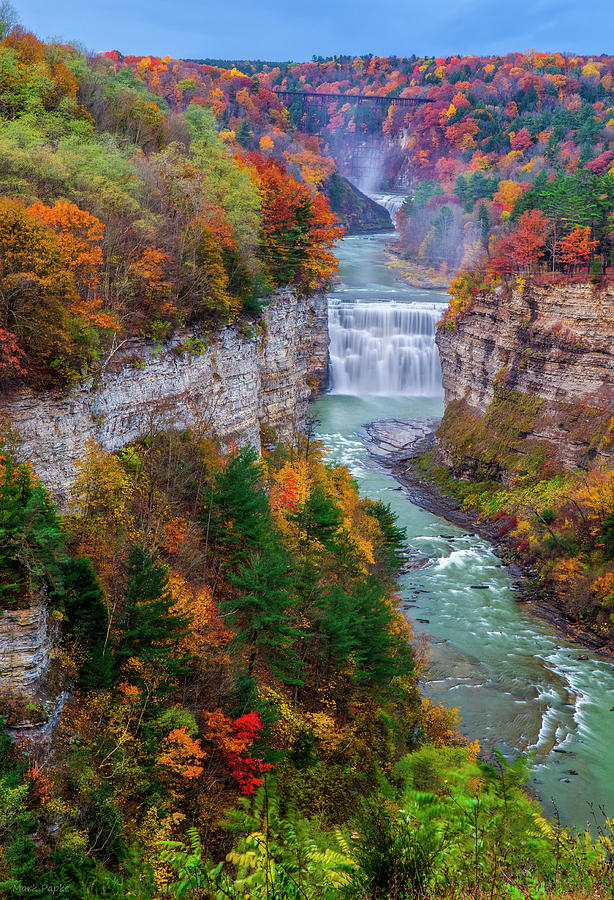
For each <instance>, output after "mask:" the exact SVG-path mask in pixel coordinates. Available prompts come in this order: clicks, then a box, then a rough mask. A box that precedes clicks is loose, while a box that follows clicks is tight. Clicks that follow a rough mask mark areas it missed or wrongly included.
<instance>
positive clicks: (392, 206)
mask: <svg viewBox="0 0 614 900" xmlns="http://www.w3.org/2000/svg"><path fill="white" fill-rule="evenodd" d="M370 196H371V197H372V198H373V200H375V201H376V202H377V203H379V205H380V206H383V207H384V209H386V210H388V215H389V216H390V219H391V221H392V224H393V225H394V226H395V228H396V224H397V211H398V210H399V209H400V208H401V207H402V206H403V204H404V203H405V197H406V196H407V195H406V194H381V193H373V194H370Z"/></svg>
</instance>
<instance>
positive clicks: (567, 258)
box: [556, 225, 598, 269]
mask: <svg viewBox="0 0 614 900" xmlns="http://www.w3.org/2000/svg"><path fill="white" fill-rule="evenodd" d="M590 238H591V230H590V228H589V227H588V225H587V226H586V227H585V228H582V226H581V225H578V226H576V228H574V230H573V231H572V232H570V234H568V235H567V237H564V238H563V239H562V240H560V241H557V247H556V249H557V255H558V256H559V258H560V260H561V262H562V263H563V265H564V266H566V268H568V269H569V268H575V267H576V266H582V265H588V263H589V262H590V261H591V259H592V258H593V255H594V253H595V248H596V247H597V244H598V241H591V239H590Z"/></svg>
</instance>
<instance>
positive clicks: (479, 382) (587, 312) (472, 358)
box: [437, 283, 614, 468]
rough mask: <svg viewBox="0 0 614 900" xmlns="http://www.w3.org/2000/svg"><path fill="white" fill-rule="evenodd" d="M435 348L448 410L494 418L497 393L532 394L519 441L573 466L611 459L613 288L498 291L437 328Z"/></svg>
mask: <svg viewBox="0 0 614 900" xmlns="http://www.w3.org/2000/svg"><path fill="white" fill-rule="evenodd" d="M437 344H438V346H439V352H440V356H441V368H442V373H443V386H444V391H445V402H446V407H448V409H458V408H460V407H461V406H462V407H463V408H464V410H465V413H467V414H468V415H469V416H474V417H475V416H477V417H478V418H479V415H478V414H482V415H484V414H489V411H490V413H492V409H493V401H496V399H497V391H499V392H501V391H505V392H507V396H508V399H509V398H510V397H520V395H525V396H526V397H528V398H536V399H537V401H538V403H537V405H535V407H534V412H535V414H534V415H533V416H532V417H531V419H530V421H527V419H526V416H525V421H524V428H525V429H526V433H525V434H524V435H521V437H526V438H527V439H528V440H529V441H533V442H535V443H538V442H539V443H541V444H543V445H545V447H546V448H547V450H548V452H549V453H550V454H551V455H552V457H553V458H554V459H556V460H557V461H558V462H559V463H560V464H562V465H563V466H564V467H567V468H572V467H576V466H580V467H585V468H588V467H590V466H593V465H597V464H599V462H600V460H602V459H605V458H608V459H609V458H610V455H611V452H612V451H611V449H610V441H609V439H608V432H609V431H610V430H611V429H610V420H611V417H612V416H614V290H613V289H612V287H611V286H610V287H609V288H608V289H599V290H595V289H594V288H593V286H592V285H589V284H566V285H554V286H548V287H538V286H536V285H534V284H529V283H528V284H527V285H526V286H525V287H524V288H522V287H519V286H514V287H513V288H512V289H511V288H509V287H508V288H507V289H505V288H503V287H499V288H497V289H496V290H495V292H494V293H492V294H487V295H484V296H482V297H480V298H478V299H477V300H476V302H475V303H474V305H473V306H472V308H471V309H470V310H468V311H467V312H465V313H463V314H462V315H461V316H460V318H459V320H458V321H457V322H456V323H455V325H454V328H453V329H451V330H448V329H447V328H445V327H441V328H440V329H439V331H438V334H437ZM450 404H452V406H450ZM444 424H445V420H444ZM448 424H450V423H448ZM444 443H445V442H444ZM444 449H445V448H444Z"/></svg>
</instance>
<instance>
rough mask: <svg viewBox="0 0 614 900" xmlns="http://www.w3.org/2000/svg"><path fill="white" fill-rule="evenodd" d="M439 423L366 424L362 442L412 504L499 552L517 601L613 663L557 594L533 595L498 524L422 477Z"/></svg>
mask: <svg viewBox="0 0 614 900" xmlns="http://www.w3.org/2000/svg"><path fill="white" fill-rule="evenodd" d="M438 422H439V420H438V419H434V418H430V419H426V418H424V419H382V420H377V421H375V422H370V423H369V424H368V425H365V426H364V427H363V431H362V437H363V440H364V443H365V445H366V447H367V450H368V452H369V455H370V457H371V458H372V459H373V460H374V461H375V462H377V463H378V465H381V466H382V467H384V468H387V469H389V470H390V471H391V472H392V473H393V474H394V477H395V478H396V479H397V480H398V481H399V482H400V484H401V485H402V486H403V488H404V490H405V492H406V494H407V496H408V497H409V499H410V500H411V502H412V503H414V504H415V505H416V506H419V507H421V508H422V509H425V510H426V511H427V512H430V513H433V514H434V515H437V516H441V517H442V518H444V519H446V520H447V521H448V522H450V523H452V524H453V525H456V526H458V527H459V528H464V529H466V530H468V531H474V532H476V533H477V534H479V535H480V536H481V537H483V538H485V539H486V540H488V541H490V543H491V544H493V545H494V546H495V547H496V548H497V550H498V551H499V552H500V555H501V558H502V560H503V562H504V563H505V565H506V566H507V568H508V569H509V571H510V572H511V573H512V575H513V576H514V578H515V580H516V582H517V584H518V587H519V588H520V590H519V593H518V597H517V599H518V602H521V603H523V604H524V605H526V606H527V607H529V608H530V610H531V612H533V613H534V614H535V615H537V616H539V618H541V619H544V620H545V621H547V622H548V623H549V624H550V625H552V626H554V627H555V628H556V629H557V631H559V632H560V633H561V634H562V635H563V636H564V637H565V638H566V639H567V640H569V641H573V642H574V643H577V644H581V645H582V646H583V647H586V648H587V649H589V650H591V652H593V653H596V654H599V655H602V656H604V657H607V658H609V659H613V658H614V653H612V651H611V650H609V649H608V648H606V647H605V642H603V641H601V640H600V639H599V638H598V637H597V636H596V635H594V634H592V633H591V632H588V631H584V630H582V629H579V628H577V627H576V626H575V625H573V624H572V623H571V622H570V621H569V619H568V618H567V616H566V614H565V610H564V609H563V608H562V607H561V606H560V605H558V604H557V597H556V596H555V595H549V596H548V598H543V597H535V596H532V591H533V588H532V584H533V583H534V581H535V579H536V577H537V573H536V571H535V569H534V568H533V566H532V565H531V564H530V563H529V562H527V561H523V559H522V558H521V557H518V556H517V555H515V554H516V551H515V548H514V546H513V544H512V542H511V540H510V539H509V537H507V536H501V535H500V534H499V529H498V527H497V526H496V525H495V524H494V523H489V522H483V521H479V520H478V519H477V517H476V515H475V513H473V512H472V511H471V510H466V509H463V508H462V507H461V506H459V504H458V503H457V502H456V500H454V498H453V497H450V496H449V495H447V494H445V493H444V492H443V491H442V490H441V489H440V488H439V487H438V485H436V484H435V483H434V482H433V481H431V480H428V479H425V478H424V476H423V475H422V474H421V473H419V472H418V470H417V463H418V459H419V458H420V457H421V456H422V454H423V453H425V452H426V451H427V450H430V449H432V448H433V447H434V446H435V429H436V427H437V424H438Z"/></svg>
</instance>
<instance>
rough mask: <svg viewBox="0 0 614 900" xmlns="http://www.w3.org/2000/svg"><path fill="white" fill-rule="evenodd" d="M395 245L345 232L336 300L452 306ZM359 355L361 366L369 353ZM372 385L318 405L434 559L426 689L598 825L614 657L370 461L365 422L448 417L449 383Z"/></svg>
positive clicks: (341, 446)
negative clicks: (540, 605)
mask: <svg viewBox="0 0 614 900" xmlns="http://www.w3.org/2000/svg"><path fill="white" fill-rule="evenodd" d="M385 240H386V236H383V235H382V236H378V235H375V236H359V237H349V238H346V240H345V241H344V242H343V245H342V246H341V248H340V251H339V258H340V265H341V271H340V275H341V279H342V285H340V287H339V289H338V290H336V291H335V292H334V294H332V295H331V300H330V304H331V309H334V307H335V306H336V305H339V304H340V303H341V304H345V305H347V304H349V308H350V309H352V307H353V306H354V307H356V308H360V307H361V306H362V305H364V304H365V303H367V304H372V303H381V304H393V305H394V306H395V307H400V308H401V309H405V306H406V305H407V304H411V305H415V306H416V308H420V307H421V306H429V305H430V306H432V304H433V303H437V302H440V303H443V302H445V296H444V295H442V294H434V293H433V292H425V291H419V290H413V289H411V288H408V287H407V286H405V285H402V284H400V283H399V282H397V281H396V280H395V278H394V277H393V275H392V274H391V272H390V271H389V270H388V269H387V268H386V266H385V263H384V260H383V257H382V247H383V246H384V243H385ZM382 310H383V307H382ZM367 330H368V329H367ZM371 331H372V333H371V334H369V335H366V338H367V339H368V340H367V344H366V345H365V348H366V349H365V350H364V351H361V350H360V347H361V346H362V338H361V335H359V334H358V330H357V331H355V332H354V333H353V335H352V336H353V338H354V344H355V345H356V347H358V354H357V355H358V357H360V352H364V353H373V347H372V342H373V340H375V342H377V340H378V339H379V335H378V333H377V329H375V330H374V329H373V328H372V329H371ZM362 337H364V335H363V336H362ZM358 338H361V340H358ZM431 339H432V338H429V340H431ZM369 341H370V342H371V343H369ZM353 346H354V345H353ZM354 364H355V365H357V366H359V367H360V365H361V360H360V358H358V359H355V360H354ZM334 374H335V373H334V372H333V377H334ZM364 382H365V379H364V378H363V379H362V381H361V384H362V385H363V387H361V390H360V391H354V392H353V393H352V394H349V393H328V394H326V395H324V396H323V397H321V398H320V399H318V400H317V401H316V402H315V403H314V404H313V414H314V415H315V416H316V418H317V420H318V423H319V424H318V426H317V431H318V433H319V437H320V439H321V440H322V441H323V442H324V444H325V445H326V446H327V448H328V449H329V451H330V457H331V458H332V459H334V460H335V461H338V462H339V463H343V464H344V465H347V466H348V467H349V469H350V470H351V472H352V474H353V476H354V477H355V478H356V480H357V482H358V484H359V487H360V490H361V492H362V494H363V495H365V496H369V497H372V498H373V499H377V500H383V501H385V502H386V503H390V505H391V506H392V508H393V509H394V511H395V512H396V514H397V516H398V519H399V523H400V524H401V525H403V526H404V527H405V528H406V529H407V536H408V543H409V545H410V547H412V548H415V549H416V550H417V551H420V552H421V553H424V554H426V555H427V556H428V557H429V559H430V561H429V564H428V565H427V566H426V567H425V568H422V569H418V570H415V571H412V572H410V573H408V574H407V575H405V576H404V577H403V578H402V580H401V588H402V595H403V600H404V602H405V606H406V610H407V615H408V616H409V617H410V618H411V620H412V623H413V628H414V631H415V633H416V635H417V636H423V637H422V639H425V640H428V642H429V644H430V649H431V654H432V657H431V663H430V668H429V672H428V675H427V676H426V678H425V680H424V683H423V684H422V691H423V693H425V694H428V695H430V696H431V697H432V698H433V700H435V701H436V702H442V703H444V704H446V705H448V706H453V707H460V710H461V714H462V726H461V727H462V730H463V731H464V732H465V733H466V734H468V735H470V736H471V737H472V738H474V737H477V738H479V740H480V743H481V745H482V746H483V747H487V748H492V747H498V748H500V749H501V750H502V751H503V752H504V753H505V754H506V755H508V756H514V755H515V754H517V753H518V752H519V751H528V750H534V751H535V765H534V770H533V774H532V778H531V783H532V787H533V788H534V790H535V792H536V793H537V794H538V796H539V797H540V799H541V801H542V803H543V805H544V809H545V811H546V813H547V814H548V815H550V816H551V815H553V814H554V809H555V806H556V809H558V811H559V814H560V817H561V821H562V822H563V823H564V824H565V825H573V826H577V827H578V828H583V827H585V826H586V824H587V823H592V812H591V805H592V808H593V809H594V810H595V811H596V812H597V811H598V808H599V807H603V808H604V809H605V811H606V812H607V813H608V814H609V815H610V816H614V710H613V709H612V707H613V706H614V665H613V664H611V663H610V662H608V661H607V660H605V659H603V658H599V657H598V656H595V655H594V654H592V653H591V652H590V651H589V650H586V649H585V648H582V647H580V646H578V645H575V644H571V643H569V642H567V641H565V639H564V638H562V637H561V635H560V634H558V633H557V632H556V630H554V629H553V628H552V627H551V626H549V625H548V624H546V623H545V622H542V621H541V620H540V619H538V618H536V617H534V616H533V615H532V614H531V613H529V612H528V611H527V610H526V609H524V608H523V606H522V604H521V603H518V602H517V599H516V598H517V596H518V594H517V591H518V588H517V586H516V585H515V584H514V580H513V577H512V575H511V574H510V572H509V571H508V570H507V569H506V568H505V567H504V566H502V565H501V562H500V560H499V559H498V557H497V555H496V552H495V550H494V548H493V547H492V546H491V545H490V544H489V543H488V542H487V541H486V540H484V539H482V538H481V537H480V536H479V535H477V534H471V533H467V532H465V531H462V530H461V529H459V528H457V527H455V526H453V525H450V524H449V523H448V522H446V521H445V520H444V519H441V518H439V517H437V516H435V515H432V514H430V513H428V512H425V511H424V510H422V509H420V508H419V507H417V506H415V505H414V504H413V503H411V502H410V500H409V499H408V497H407V496H406V494H405V492H404V491H403V490H402V489H400V488H399V484H398V483H397V482H396V481H395V479H394V478H393V477H392V476H391V475H390V474H388V472H387V471H386V470H384V469H382V468H381V467H378V466H377V465H376V464H374V463H373V462H371V461H370V460H369V458H368V456H367V453H366V450H365V447H364V445H363V443H362V441H361V439H360V436H359V433H358V432H359V429H360V426H361V425H363V424H366V423H368V422H371V421H374V420H377V419H385V418H414V417H421V416H439V415H441V413H442V407H443V404H442V397H441V394H440V392H439V391H437V392H435V391H430V393H432V394H434V395H433V396H424V394H425V393H427V394H428V393H429V391H428V390H427V391H424V390H420V391H419V394H422V395H419V394H418V391H416V394H417V395H414V396H412V387H411V379H410V383H409V384H408V387H407V388H406V389H405V390H403V391H402V392H400V391H399V390H398V389H396V390H394V391H393V390H391V391H390V394H389V395H387V393H386V389H385V384H384V387H382V383H380V384H379V385H378V388H377V390H378V393H377V394H370V393H368V384H367V389H364ZM367 383H369V379H367ZM371 383H373V384H375V381H374V380H373V379H372V380H371ZM397 388H398V386H397ZM334 390H335V388H334V382H333V391H334ZM420 619H422V620H424V621H422V622H420V621H419V620H420Z"/></svg>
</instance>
